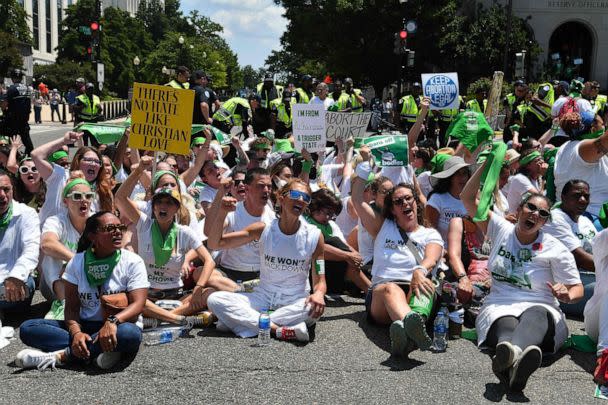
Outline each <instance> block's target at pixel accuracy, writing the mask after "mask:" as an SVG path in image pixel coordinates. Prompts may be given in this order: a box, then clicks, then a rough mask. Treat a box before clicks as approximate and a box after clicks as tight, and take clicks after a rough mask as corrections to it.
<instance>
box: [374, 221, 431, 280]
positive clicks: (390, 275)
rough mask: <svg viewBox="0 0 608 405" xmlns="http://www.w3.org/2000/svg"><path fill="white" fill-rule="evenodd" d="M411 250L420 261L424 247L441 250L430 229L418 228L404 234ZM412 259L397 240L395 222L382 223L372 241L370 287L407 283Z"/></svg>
mask: <svg viewBox="0 0 608 405" xmlns="http://www.w3.org/2000/svg"><path fill="white" fill-rule="evenodd" d="M407 236H408V238H410V240H411V241H412V243H413V244H414V247H415V248H416V249H417V250H418V252H419V253H420V257H422V258H424V250H425V249H426V247H427V245H429V244H431V243H435V244H437V245H439V246H441V247H442V248H443V240H442V239H441V236H439V233H438V232H437V231H436V230H435V229H433V228H425V227H424V226H419V227H418V229H416V230H415V231H414V232H410V233H407ZM417 264H418V263H417V262H416V257H415V256H414V254H413V253H412V252H411V250H410V249H409V248H408V247H407V245H406V243H405V241H404V240H403V238H402V237H401V232H399V228H398V226H397V223H396V222H395V221H392V220H390V219H385V220H384V223H383V224H382V228H380V232H378V235H376V239H375V241H374V264H373V265H372V284H373V285H377V284H380V283H386V282H389V281H395V280H402V281H411V279H412V274H413V270H414V266H416V265H417Z"/></svg>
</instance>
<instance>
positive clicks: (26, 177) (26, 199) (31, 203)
mask: <svg viewBox="0 0 608 405" xmlns="http://www.w3.org/2000/svg"><path fill="white" fill-rule="evenodd" d="M14 174H16V188H15V200H16V201H19V202H20V203H23V204H25V205H27V206H28V207H31V208H33V209H35V210H36V211H38V210H40V208H41V207H42V205H43V204H44V199H45V197H46V184H45V182H44V180H43V179H42V177H41V176H40V173H39V172H38V169H37V168H36V165H35V164H34V161H33V160H32V158H30V157H25V158H23V159H21V161H20V162H19V165H18V167H17V171H16V173H14Z"/></svg>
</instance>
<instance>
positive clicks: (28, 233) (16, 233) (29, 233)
mask: <svg viewBox="0 0 608 405" xmlns="http://www.w3.org/2000/svg"><path fill="white" fill-rule="evenodd" d="M39 253H40V223H39V222H38V214H37V213H36V210H35V209H33V208H31V207H28V206H27V205H25V204H21V203H19V202H17V201H15V200H13V217H12V218H11V220H10V222H9V224H8V227H6V228H5V229H0V283H4V280H5V279H6V278H8V277H14V278H17V279H19V280H21V281H25V280H27V278H28V277H29V276H30V274H31V272H32V271H33V270H34V269H35V268H36V266H38V254H39Z"/></svg>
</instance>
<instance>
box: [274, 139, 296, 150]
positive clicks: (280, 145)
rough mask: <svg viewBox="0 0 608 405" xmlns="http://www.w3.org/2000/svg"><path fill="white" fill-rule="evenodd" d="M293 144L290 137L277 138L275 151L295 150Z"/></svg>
mask: <svg viewBox="0 0 608 405" xmlns="http://www.w3.org/2000/svg"><path fill="white" fill-rule="evenodd" d="M293 151H294V149H293V146H291V142H290V141H289V139H275V141H274V152H293Z"/></svg>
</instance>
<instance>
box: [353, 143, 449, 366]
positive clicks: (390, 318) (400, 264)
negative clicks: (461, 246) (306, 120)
mask: <svg viewBox="0 0 608 405" xmlns="http://www.w3.org/2000/svg"><path fill="white" fill-rule="evenodd" d="M359 153H360V154H361V157H362V158H363V162H361V163H359V164H358V165H357V167H356V169H355V171H356V174H357V177H356V178H355V179H354V180H353V184H352V200H353V204H354V206H355V209H356V210H357V214H358V215H359V219H360V221H361V223H362V225H363V226H364V227H365V229H366V230H367V232H369V234H370V235H371V237H372V238H373V239H374V258H373V265H372V287H371V289H370V290H369V291H368V294H367V298H366V309H367V313H368V317H369V319H371V320H372V321H374V322H376V323H379V324H381V325H389V324H390V336H391V351H392V353H393V354H396V355H404V356H407V355H408V354H409V353H410V352H411V351H412V350H414V349H415V348H416V346H417V347H418V348H420V349H421V350H427V349H428V348H429V347H430V346H431V343H432V341H431V339H430V338H429V336H428V335H427V333H426V326H425V322H426V319H427V318H428V316H429V315H430V312H431V308H432V305H433V299H434V298H433V297H434V292H435V285H434V284H433V282H432V281H431V279H430V275H431V272H432V270H433V269H434V268H435V266H436V265H437V262H438V261H439V259H440V257H441V254H442V251H443V241H442V239H441V236H440V235H439V233H438V232H437V231H436V230H434V229H432V228H425V227H424V226H422V208H421V206H420V200H419V199H418V194H417V192H416V190H415V188H414V187H413V186H412V185H410V184H404V183H400V184H397V185H396V186H395V187H394V188H392V189H390V190H389V191H388V192H387V193H386V195H385V197H384V207H383V209H382V212H378V211H376V210H374V209H373V208H372V207H371V206H370V205H369V204H368V203H367V202H366V201H365V199H364V197H363V193H364V189H365V182H366V181H367V179H368V178H369V175H370V173H371V164H370V162H369V160H370V152H369V148H367V147H363V148H361V149H360V150H359Z"/></svg>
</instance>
